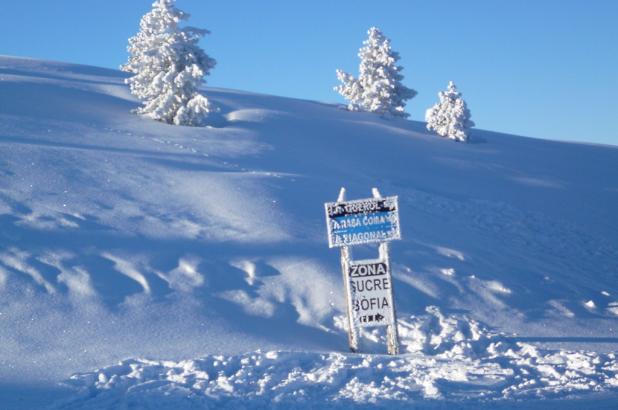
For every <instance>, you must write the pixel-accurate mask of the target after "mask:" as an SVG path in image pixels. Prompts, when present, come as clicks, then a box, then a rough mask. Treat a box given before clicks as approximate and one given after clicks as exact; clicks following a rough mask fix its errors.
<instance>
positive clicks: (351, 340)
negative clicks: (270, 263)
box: [337, 187, 358, 353]
mask: <svg viewBox="0 0 618 410" xmlns="http://www.w3.org/2000/svg"><path fill="white" fill-rule="evenodd" d="M343 201H345V188H343V187H342V188H341V190H340V191H339V197H338V198H337V202H343ZM351 260H352V256H351V252H350V247H348V246H342V247H341V272H342V274H343V286H344V289H345V304H346V312H347V315H348V344H349V345H350V351H352V352H353V353H356V352H358V329H357V328H356V325H355V323H354V317H353V316H352V295H351V293H350V278H349V277H348V272H349V267H350V261H351Z"/></svg>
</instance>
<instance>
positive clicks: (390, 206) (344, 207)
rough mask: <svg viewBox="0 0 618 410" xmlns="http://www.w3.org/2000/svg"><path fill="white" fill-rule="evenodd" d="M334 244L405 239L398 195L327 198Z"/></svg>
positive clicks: (327, 212) (327, 220)
mask: <svg viewBox="0 0 618 410" xmlns="http://www.w3.org/2000/svg"><path fill="white" fill-rule="evenodd" d="M324 206H325V209H326V222H327V227H328V246H329V247H330V248H334V247H341V246H350V245H362V244H368V243H378V242H386V241H392V240H394V239H401V231H400V229H399V206H398V203H397V197H396V196H389V197H386V198H368V199H358V200H354V201H344V202H327V203H326V204H324Z"/></svg>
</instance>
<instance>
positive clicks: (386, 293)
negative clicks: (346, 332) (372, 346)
mask: <svg viewBox="0 0 618 410" xmlns="http://www.w3.org/2000/svg"><path fill="white" fill-rule="evenodd" d="M349 280H350V293H351V297H352V311H353V314H354V319H355V321H356V322H357V323H358V324H359V325H360V326H362V327H365V326H386V325H389V324H390V322H391V317H392V314H391V309H392V305H393V301H392V297H391V280H390V274H389V271H388V264H387V263H385V262H383V261H380V260H375V261H357V262H351V263H350V265H349Z"/></svg>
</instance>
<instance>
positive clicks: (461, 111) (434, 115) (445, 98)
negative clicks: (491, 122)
mask: <svg viewBox="0 0 618 410" xmlns="http://www.w3.org/2000/svg"><path fill="white" fill-rule="evenodd" d="M438 97H439V98H440V102H439V103H438V104H435V105H434V106H433V107H431V108H429V109H428V110H427V111H426V112H425V121H427V129H428V130H430V131H431V130H433V131H435V132H436V134H438V135H440V136H442V137H447V138H450V139H452V140H455V141H467V140H468V133H467V130H468V129H469V128H471V127H474V122H473V121H472V120H471V119H470V116H471V115H470V110H469V109H468V106H467V105H466V102H465V101H464V99H463V98H461V93H460V92H459V91H457V87H456V86H455V83H453V82H452V81H449V83H448V88H447V89H446V91H440V92H439V93H438Z"/></svg>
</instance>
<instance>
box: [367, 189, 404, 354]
mask: <svg viewBox="0 0 618 410" xmlns="http://www.w3.org/2000/svg"><path fill="white" fill-rule="evenodd" d="M371 191H372V194H373V197H374V198H382V195H381V194H380V191H379V190H378V188H373V189H372V190H371ZM379 255H380V259H381V260H382V261H383V262H384V263H386V266H387V267H388V269H387V271H388V272H389V274H390V281H391V286H390V289H389V293H390V299H391V301H392V302H393V306H391V311H392V312H393V317H392V321H393V322H392V324H390V325H388V326H387V327H386V343H387V350H388V354H390V355H397V354H399V330H398V329H397V313H396V311H395V298H394V297H393V273H392V270H391V261H390V257H389V252H388V242H381V243H380V247H379Z"/></svg>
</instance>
